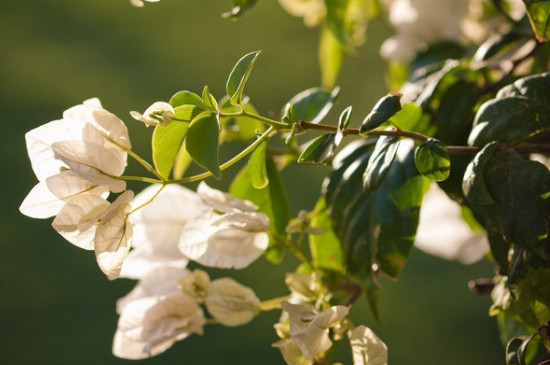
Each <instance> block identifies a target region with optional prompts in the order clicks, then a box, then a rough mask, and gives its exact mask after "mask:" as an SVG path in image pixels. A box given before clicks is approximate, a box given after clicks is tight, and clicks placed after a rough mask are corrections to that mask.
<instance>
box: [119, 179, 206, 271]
mask: <svg viewBox="0 0 550 365" xmlns="http://www.w3.org/2000/svg"><path fill="white" fill-rule="evenodd" d="M159 189H160V187H159V186H154V185H153V186H149V187H148V188H146V189H144V190H143V191H142V192H141V193H139V194H137V195H136V198H135V199H134V202H133V205H134V206H135V207H138V206H140V205H142V204H144V203H146V202H147V201H149V200H150V199H151V198H153V196H154V195H155V194H156V193H158V191H159ZM210 210H211V208H210V207H208V206H206V205H205V204H204V203H203V202H202V200H201V199H200V198H199V197H198V195H197V194H196V193H195V192H193V191H191V190H189V189H187V188H184V187H183V186H180V185H175V184H173V185H167V186H165V187H164V188H163V189H162V191H161V192H160V193H159V194H158V195H157V196H156V198H155V199H154V200H153V202H152V203H150V204H148V205H146V206H144V207H143V208H141V209H139V210H137V211H136V212H135V213H133V214H132V220H133V222H134V224H135V226H134V242H133V250H132V251H131V252H130V254H129V255H128V257H127V258H126V260H125V262H124V265H123V266H122V272H121V274H120V276H121V277H127V278H133V279H139V278H142V277H144V276H145V275H147V273H148V272H149V271H151V270H154V269H156V268H159V267H177V268H184V267H186V266H187V263H188V261H189V260H188V259H187V257H185V256H184V255H183V254H182V253H181V252H180V250H179V249H178V241H179V239H180V236H181V234H182V231H183V229H184V227H185V225H186V224H187V222H188V221H190V220H192V219H195V218H197V217H199V216H201V215H203V214H205V213H206V212H208V211H210Z"/></svg>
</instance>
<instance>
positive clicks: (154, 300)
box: [113, 293, 206, 359]
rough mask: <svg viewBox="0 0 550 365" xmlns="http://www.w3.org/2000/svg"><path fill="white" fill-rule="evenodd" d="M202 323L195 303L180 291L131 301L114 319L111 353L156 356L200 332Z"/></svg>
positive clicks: (119, 355) (201, 316) (128, 355)
mask: <svg viewBox="0 0 550 365" xmlns="http://www.w3.org/2000/svg"><path fill="white" fill-rule="evenodd" d="M205 323H206V319H205V318H204V315H203V313H202V310H201V309H200V307H199V306H198V304H197V302H196V301H195V300H194V299H192V298H190V297H188V296H186V295H184V294H182V293H177V294H173V295H167V296H153V297H144V298H140V299H136V300H133V301H131V302H129V303H128V304H127V305H125V306H124V308H123V310H122V313H121V315H120V318H119V320H118V328H117V331H116V333H115V336H114V341H113V354H114V355H115V356H118V357H121V358H124V359H144V358H147V357H151V356H155V355H158V354H160V353H162V352H164V351H166V350H167V349H169V348H170V347H171V346H172V345H173V344H174V343H175V342H176V341H180V340H183V339H185V338H186V337H188V336H190V335H191V334H193V333H197V334H199V335H202V333H203V327H204V325H205Z"/></svg>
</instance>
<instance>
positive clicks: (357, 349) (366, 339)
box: [349, 325, 388, 365]
mask: <svg viewBox="0 0 550 365" xmlns="http://www.w3.org/2000/svg"><path fill="white" fill-rule="evenodd" d="M349 342H350V344H351V351H352V354H353V365H387V364H388V348H387V346H386V344H385V343H384V342H382V340H380V339H379V338H378V336H376V334H375V333H374V332H372V330H371V329H370V328H368V327H366V326H363V325H361V326H358V327H356V328H355V329H354V330H353V331H351V332H350V333H349Z"/></svg>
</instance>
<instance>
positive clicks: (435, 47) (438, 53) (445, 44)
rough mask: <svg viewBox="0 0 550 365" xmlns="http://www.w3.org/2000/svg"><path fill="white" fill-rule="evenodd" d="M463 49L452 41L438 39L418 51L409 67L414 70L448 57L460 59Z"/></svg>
mask: <svg viewBox="0 0 550 365" xmlns="http://www.w3.org/2000/svg"><path fill="white" fill-rule="evenodd" d="M464 52H465V49H464V47H462V46H461V45H460V44H458V43H456V42H453V41H446V40H444V41H439V42H435V43H432V44H430V45H429V46H428V48H427V49H425V50H421V51H420V52H418V53H417V54H416V56H415V58H414V60H413V61H412V63H411V69H412V70H416V69H419V68H422V67H425V66H428V65H430V64H434V63H437V62H442V61H446V60H450V59H460V58H462V57H463V56H464Z"/></svg>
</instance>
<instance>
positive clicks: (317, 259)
mask: <svg viewBox="0 0 550 365" xmlns="http://www.w3.org/2000/svg"><path fill="white" fill-rule="evenodd" d="M315 212H317V214H315V216H314V217H313V218H312V219H311V225H312V226H313V227H318V228H321V229H322V230H323V233H322V234H310V235H309V249H310V251H311V258H312V262H313V264H314V265H315V267H317V268H320V269H325V270H330V271H336V272H340V273H344V272H345V266H344V255H343V253H342V248H341V247H340V244H339V241H338V238H337V237H336V235H335V234H334V230H333V229H332V223H331V220H330V217H329V215H328V211H327V208H326V203H325V200H324V198H323V197H321V198H320V199H319V201H318V202H317V204H316V205H315Z"/></svg>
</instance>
